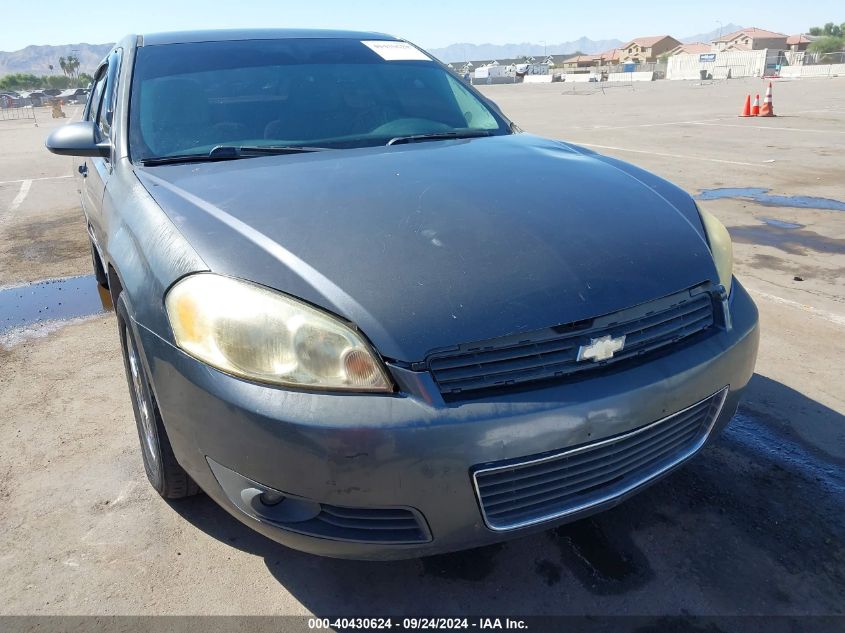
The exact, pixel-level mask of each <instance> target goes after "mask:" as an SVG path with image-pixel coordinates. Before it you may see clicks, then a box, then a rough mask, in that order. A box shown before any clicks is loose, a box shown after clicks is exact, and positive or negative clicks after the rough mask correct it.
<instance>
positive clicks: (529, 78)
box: [522, 75, 552, 84]
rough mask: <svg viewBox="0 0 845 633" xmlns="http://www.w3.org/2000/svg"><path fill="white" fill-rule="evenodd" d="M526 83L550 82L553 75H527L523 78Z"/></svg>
mask: <svg viewBox="0 0 845 633" xmlns="http://www.w3.org/2000/svg"><path fill="white" fill-rule="evenodd" d="M522 83H524V84H550V83H552V75H525V77H523V79H522Z"/></svg>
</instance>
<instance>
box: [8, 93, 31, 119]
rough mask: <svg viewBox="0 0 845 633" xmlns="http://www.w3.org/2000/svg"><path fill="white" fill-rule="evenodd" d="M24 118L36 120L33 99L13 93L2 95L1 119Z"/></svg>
mask: <svg viewBox="0 0 845 633" xmlns="http://www.w3.org/2000/svg"><path fill="white" fill-rule="evenodd" d="M38 105H40V104H38ZM22 119H31V120H33V121H34V120H35V107H34V104H33V102H32V100H31V99H24V98H22V97H15V96H12V95H0V121H16V120H22Z"/></svg>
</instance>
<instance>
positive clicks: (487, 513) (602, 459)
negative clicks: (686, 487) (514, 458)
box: [473, 387, 728, 530]
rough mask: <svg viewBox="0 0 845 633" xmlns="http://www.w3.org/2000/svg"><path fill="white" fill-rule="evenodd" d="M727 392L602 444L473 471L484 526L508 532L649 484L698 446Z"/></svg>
mask: <svg viewBox="0 0 845 633" xmlns="http://www.w3.org/2000/svg"><path fill="white" fill-rule="evenodd" d="M727 392H728V388H727V387H725V388H724V389H722V390H721V391H719V392H718V393H715V394H713V395H712V396H710V397H708V398H705V399H704V400H702V401H701V402H698V403H696V404H694V405H692V406H691V407H689V408H687V409H684V410H683V411H680V412H678V413H675V414H674V415H671V416H669V417H666V418H663V419H662V420H658V421H657V422H653V423H651V424H648V425H646V426H643V427H640V428H638V429H635V430H633V431H630V432H628V433H623V434H622V435H618V436H616V437H612V438H609V439H606V440H602V441H600V442H594V443H592V444H587V445H584V446H581V447H577V448H573V449H569V450H567V451H564V452H562V453H557V454H554V455H548V456H543V457H536V458H533V459H532V458H527V459H525V460H523V461H520V462H518V463H509V464H504V465H493V466H484V467H481V468H479V469H478V470H476V471H475V472H474V473H473V478H474V482H475V489H476V493H477V494H478V500H479V503H480V505H481V511H482V514H483V515H484V520H485V522H486V523H487V526H488V527H490V528H491V529H493V530H510V529H514V528H519V527H525V526H527V525H532V524H535V523H541V522H543V521H548V520H551V519H556V518H560V517H563V516H566V515H569V514H573V513H576V512H580V511H582V510H586V509H588V508H590V507H592V506H595V505H599V504H602V503H605V502H608V501H612V500H613V499H615V498H617V497H620V496H622V495H624V494H626V493H628V492H630V491H632V490H633V489H635V488H637V487H638V486H641V485H643V484H645V483H646V482H648V481H650V480H651V479H654V478H655V477H657V476H659V475H660V474H662V473H664V472H665V471H667V470H669V469H670V468H672V467H673V466H675V465H677V464H679V463H681V462H682V461H684V460H685V459H687V458H689V457H691V456H692V455H693V454H694V453H695V452H696V451H698V449H700V448H701V447H702V446H703V444H704V442H705V440H706V439H707V436H708V435H709V434H710V431H711V430H712V428H713V424H714V423H715V421H716V418H717V417H718V415H719V412H720V411H721V409H722V405H723V404H724V401H725V397H726V395H727Z"/></svg>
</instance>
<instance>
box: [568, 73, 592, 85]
mask: <svg viewBox="0 0 845 633" xmlns="http://www.w3.org/2000/svg"><path fill="white" fill-rule="evenodd" d="M561 78H562V79H563V80H564V81H565V82H566V83H582V84H585V83H589V82H590V81H598V80H599V77H598V75H594V74H592V73H564V74H563V75H561Z"/></svg>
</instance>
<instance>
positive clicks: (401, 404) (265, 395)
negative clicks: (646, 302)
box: [137, 282, 759, 559]
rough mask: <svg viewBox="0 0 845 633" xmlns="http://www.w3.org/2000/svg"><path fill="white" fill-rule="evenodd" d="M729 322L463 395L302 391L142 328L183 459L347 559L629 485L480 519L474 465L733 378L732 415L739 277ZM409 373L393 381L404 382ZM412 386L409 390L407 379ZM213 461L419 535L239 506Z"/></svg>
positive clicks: (604, 428)
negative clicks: (519, 387) (325, 532)
mask: <svg viewBox="0 0 845 633" xmlns="http://www.w3.org/2000/svg"><path fill="white" fill-rule="evenodd" d="M731 316H732V319H733V328H732V329H731V330H730V331H725V330H720V331H719V332H717V333H715V334H713V335H711V336H709V337H707V338H705V339H703V340H701V341H699V342H697V343H695V344H692V345H686V346H683V348H682V349H678V350H677V351H675V352H673V353H669V354H665V355H662V356H659V357H656V358H653V359H650V360H648V361H647V362H644V363H642V364H640V365H637V366H634V367H630V368H628V369H625V370H623V371H617V372H612V373H607V374H602V373H596V374H594V375H591V376H590V377H589V378H585V379H581V380H578V381H576V382H569V383H566V384H555V385H551V386H543V387H542V388H537V389H533V390H528V391H522V392H517V393H510V394H507V395H497V396H485V397H483V398H478V399H475V400H468V401H463V402H460V403H443V402H437V401H436V399H435V400H433V401H429V402H427V401H426V399H425V398H422V397H418V396H412V395H408V394H407V393H400V394H396V395H363V394H362V395H357V394H356V395H337V394H327V393H306V392H296V391H290V390H283V389H279V388H272V387H268V386H262V385H258V384H254V383H249V382H245V381H243V380H239V379H236V378H233V377H230V376H228V375H225V374H222V373H220V372H218V371H216V370H214V369H211V368H209V367H208V366H206V365H204V364H202V363H200V362H198V361H196V360H194V359H193V358H191V357H189V356H187V355H185V354H184V353H182V352H181V351H179V350H178V349H176V348H174V347H173V346H172V345H170V344H169V343H167V342H165V341H164V340H162V339H161V338H159V337H158V336H156V335H155V334H153V333H152V332H150V331H149V330H146V329H145V328H143V327H140V326H139V327H138V328H137V330H138V334H139V336H140V338H141V342H142V347H143V350H144V352H143V353H144V355H145V360H146V363H147V366H148V369H149V371H150V375H151V377H152V383H153V389H154V392H155V395H156V397H157V399H158V404H159V407H160V410H161V414H162V417H163V420H164V423H165V427H166V429H167V432H168V435H169V437H170V441H171V444H172V445H173V449H174V451H175V454H176V456H177V458H178V460H179V462H180V464H181V465H182V466H183V467H184V468H185V469H186V470H187V471H188V472H189V473H190V475H191V476H192V477H193V478H194V480H195V481H196V482H197V483H198V484H199V485H200V487H202V488H203V490H205V491H206V492H207V493H208V494H209V496H211V497H212V498H213V499H214V500H215V501H216V502H217V503H219V504H220V505H221V506H223V507H224V508H225V509H226V510H228V511H229V512H230V513H232V514H233V515H234V516H235V517H237V518H238V519H240V520H241V521H243V522H244V523H246V524H247V525H249V526H250V527H253V528H254V529H256V530H258V531H259V532H261V533H263V534H265V535H266V536H268V537H270V538H272V539H274V540H276V541H278V542H280V543H283V544H285V545H288V546H290V547H293V548H296V549H300V550H304V551H308V552H312V553H315V554H320V555H326V556H336V557H348V558H362V559H363V558H382V559H383V558H404V557H413V556H421V555H427V554H433V553H438V552H444V551H452V550H459V549H464V548H469V547H476V546H479V545H484V544H486V543H491V542H495V541H499V540H502V539H504V538H510V537H513V536H518V535H522V534H526V533H530V532H532V531H538V530H543V529H547V528H548V527H550V526H553V525H555V524H557V523H562V522H565V521H571V520H574V519H577V518H580V517H582V516H585V515H586V514H590V513H593V512H596V511H598V510H601V509H604V508H607V507H610V506H612V505H615V504H616V503H619V502H620V501H621V500H623V499H624V498H626V497H627V496H629V495H630V494H633V493H634V492H636V491H637V490H638V489H637V490H631V491H629V492H626V493H625V494H624V495H621V496H619V497H616V498H614V499H612V500H609V501H606V502H604V503H602V504H600V505H595V506H592V507H590V508H588V509H585V510H584V511H583V512H578V513H573V514H569V515H567V516H566V517H565V518H562V519H558V520H552V521H548V522H545V523H542V524H539V525H533V526H530V527H525V528H519V529H514V530H509V531H507V532H501V531H494V530H492V529H490V528H489V527H487V525H485V522H484V519H483V517H482V513H481V510H480V508H479V504H478V500H477V497H476V494H475V491H474V488H473V480H472V472H471V471H472V469H473V468H474V467H477V466H479V465H482V464H489V463H491V462H499V461H503V460H513V459H516V458H521V457H525V456H530V455H537V454H542V453H547V452H549V451H552V450H560V449H565V448H567V447H572V446H578V445H582V444H586V443H591V442H595V441H598V440H601V439H602V438H606V437H609V436H615V435H619V434H623V433H626V432H628V431H630V430H632V429H635V428H638V427H641V426H644V425H646V424H649V423H651V422H654V421H655V420H659V419H661V418H665V417H666V416H669V415H671V414H673V413H675V412H677V411H680V410H682V409H685V408H686V407H688V406H690V405H691V404H692V403H695V402H698V401H700V400H702V399H704V398H707V397H708V396H710V395H712V394H714V393H716V392H718V391H719V390H721V389H722V388H724V387H725V386H726V385H728V393H727V395H726V397H725V401H724V406H723V407H722V409H721V412H720V414H719V416H718V418H717V419H716V421H715V424H714V426H713V433H712V434H711V435H710V437H713V436H714V435H715V434H717V433H718V432H719V431H720V430H721V429H722V428H723V427H724V426H725V425H726V424H727V423H728V421H729V420H730V418H731V417H732V415H733V412H734V411H735V409H736V406H737V403H738V401H739V397H740V394H741V392H742V390H743V389H744V387H745V385H746V384H747V382H748V380H749V379H750V378H751V375H752V373H753V371H754V362H755V360H756V356H757V344H758V337H759V332H758V325H757V310H756V307H755V306H754V303H753V302H752V300H751V298H750V297H749V296H748V294H747V293H746V291H745V289H744V288H743V287H742V286H741V285H740V284H739V283H738V282H735V284H734V289H733V292H732V296H731ZM409 381H411V378H409V377H408V376H405V377H404V378H403V379H402V380H400V381H399V382H400V384H408V383H409ZM410 391H413V390H410ZM210 463H216V464H217V465H222V466H223V467H225V469H228V470H229V471H232V472H234V473H238V474H240V475H242V476H243V477H244V478H248V479H249V480H251V481H253V482H260V484H262V485H263V486H266V487H268V488H271V489H275V490H279V491H284V492H285V493H288V494H290V495H294V496H296V497H300V498H303V499H306V500H311V501H313V502H316V503H318V504H327V507H334V508H341V509H342V508H365V509H366V508H375V509H378V508H405V509H408V510H410V511H411V512H413V513H414V514H415V516H419V517H421V520H422V521H424V525H423V527H424V531H426V533H427V537H428V538H429V540H427V541H426V542H420V543H413V544H401V543H362V542H354V541H349V540H339V539H335V538H331V537H328V538H321V537H314V536H309V535H305V534H301V533H297V532H294V531H290V530H286V529H281V528H279V527H276V526H275V525H273V524H271V523H268V522H265V521H261V520H257V519H255V518H253V517H251V516H248V515H247V514H245V513H244V512H243V511H241V510H239V509H238V507H237V506H236V505H235V504H234V503H233V502H232V499H231V498H230V494H231V493H230V494H227V493H226V492H225V491H224V490H223V488H222V487H221V484H220V483H219V482H218V478H216V477H215V474H214V473H213V472H212V469H211V467H210V465H209V464H210Z"/></svg>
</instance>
